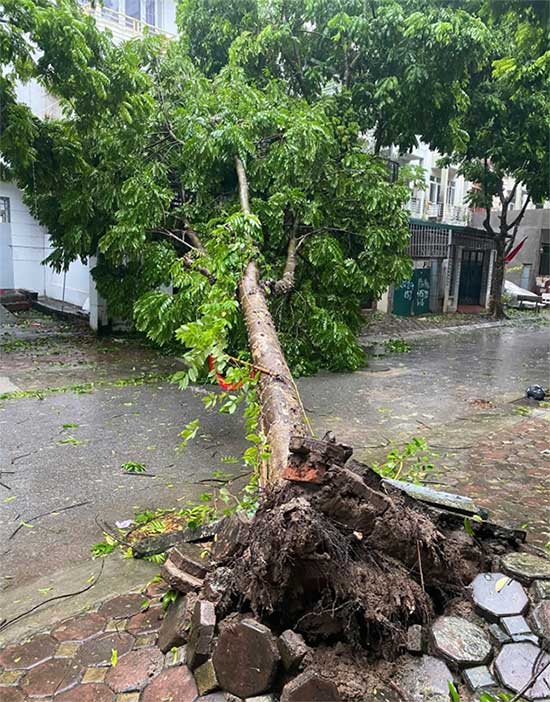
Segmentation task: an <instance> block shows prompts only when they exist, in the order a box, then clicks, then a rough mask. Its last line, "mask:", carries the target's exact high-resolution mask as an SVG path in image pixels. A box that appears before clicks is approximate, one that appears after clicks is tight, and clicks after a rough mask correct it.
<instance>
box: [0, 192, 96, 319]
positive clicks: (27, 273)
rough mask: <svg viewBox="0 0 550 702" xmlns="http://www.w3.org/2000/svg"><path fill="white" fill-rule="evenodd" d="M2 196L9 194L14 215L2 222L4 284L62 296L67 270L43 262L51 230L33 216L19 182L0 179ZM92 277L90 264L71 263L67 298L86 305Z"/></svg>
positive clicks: (0, 251)
mask: <svg viewBox="0 0 550 702" xmlns="http://www.w3.org/2000/svg"><path fill="white" fill-rule="evenodd" d="M0 196H2V197H9V199H10V215H11V223H10V224H2V225H0V255H1V256H2V266H1V268H0V270H1V278H0V287H6V288H8V287H10V288H11V287H13V288H25V289H27V290H32V291H34V292H37V293H38V294H39V295H47V296H49V297H54V298H56V299H57V300H61V299H62V293H63V274H62V273H61V274H58V273H55V272H54V271H53V269H52V268H50V267H49V266H44V265H42V261H43V260H44V259H45V258H46V256H47V255H48V254H49V253H50V252H51V250H52V249H51V246H50V245H49V237H48V232H47V231H46V230H45V229H44V227H42V226H41V225H40V224H39V223H38V222H37V221H36V220H35V219H34V218H33V217H32V216H31V214H30V212H29V210H28V208H27V206H26V205H25V204H24V203H23V200H22V196H21V191H20V190H19V189H18V188H17V187H16V186H15V185H13V184H12V183H4V182H0ZM10 259H11V260H10ZM10 265H11V274H10V271H9V267H10ZM4 269H5V270H4ZM88 277H89V276H88V266H87V265H84V264H83V263H81V262H80V261H75V262H74V263H72V264H71V265H70V267H69V270H68V271H67V280H66V285H65V301H66V302H71V303H72V304H74V305H78V306H79V307H80V306H82V305H83V303H84V301H85V300H86V299H87V297H88V295H89V282H88Z"/></svg>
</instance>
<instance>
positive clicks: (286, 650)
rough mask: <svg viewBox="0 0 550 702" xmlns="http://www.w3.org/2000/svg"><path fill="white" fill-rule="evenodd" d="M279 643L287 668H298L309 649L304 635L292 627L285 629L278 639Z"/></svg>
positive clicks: (282, 659) (283, 661)
mask: <svg viewBox="0 0 550 702" xmlns="http://www.w3.org/2000/svg"><path fill="white" fill-rule="evenodd" d="M277 645H278V647H279V653H280V654H281V662H282V664H283V666H284V668H285V670H297V669H298V668H299V667H300V664H301V662H302V661H303V659H304V657H305V655H306V653H307V652H308V651H309V648H308V646H307V645H306V642H305V641H304V638H303V636H302V635H301V634H297V633H296V632H295V631H292V630H291V629H287V631H283V633H282V634H281V635H280V636H279V638H278V640H277Z"/></svg>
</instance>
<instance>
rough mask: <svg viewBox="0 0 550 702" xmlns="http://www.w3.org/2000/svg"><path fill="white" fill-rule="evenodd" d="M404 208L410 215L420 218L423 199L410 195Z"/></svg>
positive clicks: (422, 213) (422, 210)
mask: <svg viewBox="0 0 550 702" xmlns="http://www.w3.org/2000/svg"><path fill="white" fill-rule="evenodd" d="M405 209H406V210H409V212H410V213H411V217H414V218H415V219H421V218H422V217H423V215H424V200H423V199H422V198H421V197H411V199H410V200H409V201H408V203H407V205H406V207H405Z"/></svg>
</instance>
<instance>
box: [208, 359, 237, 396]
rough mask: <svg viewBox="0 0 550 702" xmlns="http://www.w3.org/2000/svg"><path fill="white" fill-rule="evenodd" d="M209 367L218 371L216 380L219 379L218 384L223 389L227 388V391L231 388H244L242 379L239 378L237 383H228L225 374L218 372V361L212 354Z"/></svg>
mask: <svg viewBox="0 0 550 702" xmlns="http://www.w3.org/2000/svg"><path fill="white" fill-rule="evenodd" d="M208 368H209V369H210V370H211V371H214V372H215V373H216V380H217V381H218V385H219V386H220V388H221V389H222V390H225V391H226V392H227V391H231V390H240V389H241V388H242V386H243V381H242V380H239V381H238V382H236V383H228V382H227V380H226V379H225V378H224V377H223V375H222V374H221V373H218V371H217V370H216V361H215V359H214V356H212V354H210V355H209V356H208Z"/></svg>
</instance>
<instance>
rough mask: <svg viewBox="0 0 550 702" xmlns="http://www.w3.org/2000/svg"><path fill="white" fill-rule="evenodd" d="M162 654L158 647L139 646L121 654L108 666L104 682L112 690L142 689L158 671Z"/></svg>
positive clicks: (161, 662) (162, 659)
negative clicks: (123, 654) (114, 663)
mask: <svg viewBox="0 0 550 702" xmlns="http://www.w3.org/2000/svg"><path fill="white" fill-rule="evenodd" d="M163 663H164V656H163V655H162V653H161V652H160V651H159V650H158V648H154V647H151V648H141V649H139V650H138V651H130V653H127V654H126V655H125V656H123V657H122V658H121V659H120V660H119V661H118V663H117V664H116V666H115V667H114V668H110V670H109V672H108V673H107V677H106V678H105V682H106V683H107V685H109V687H110V688H112V689H113V690H114V692H131V691H132V690H143V688H144V687H145V686H146V685H147V683H148V682H149V681H150V680H151V678H153V677H154V676H155V675H157V674H158V673H160V671H161V670H162V665H163Z"/></svg>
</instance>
